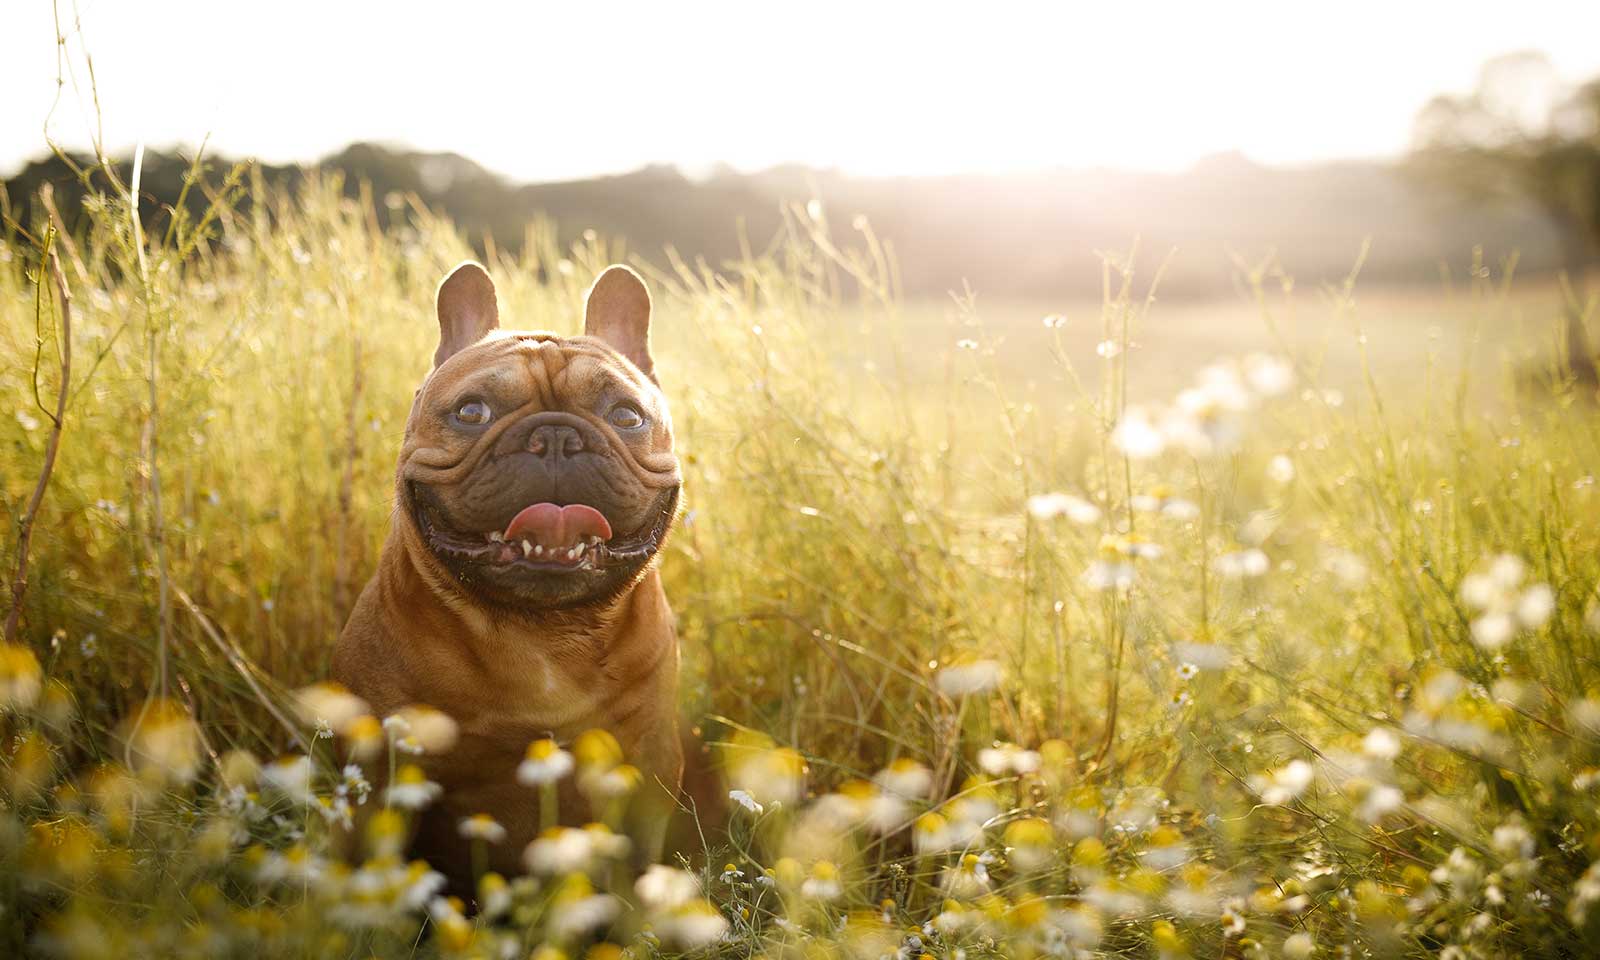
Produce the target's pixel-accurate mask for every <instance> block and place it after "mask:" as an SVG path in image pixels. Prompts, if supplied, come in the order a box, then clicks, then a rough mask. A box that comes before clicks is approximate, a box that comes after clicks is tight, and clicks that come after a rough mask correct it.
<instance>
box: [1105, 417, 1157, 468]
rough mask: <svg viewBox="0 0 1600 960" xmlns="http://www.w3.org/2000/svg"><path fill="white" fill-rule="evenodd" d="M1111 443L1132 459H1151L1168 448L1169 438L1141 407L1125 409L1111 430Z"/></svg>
mask: <svg viewBox="0 0 1600 960" xmlns="http://www.w3.org/2000/svg"><path fill="white" fill-rule="evenodd" d="M1111 443H1112V445H1113V446H1115V447H1116V448H1117V449H1118V450H1120V451H1122V453H1123V455H1124V456H1126V457H1128V458H1129V459H1130V460H1149V459H1151V458H1153V457H1158V456H1160V455H1161V451H1163V450H1165V449H1166V448H1167V438H1166V436H1165V434H1163V433H1162V432H1161V431H1160V430H1158V429H1157V428H1156V425H1155V423H1153V422H1152V421H1151V419H1150V415H1149V414H1148V413H1147V412H1146V411H1145V410H1143V409H1142V408H1139V407H1132V408H1129V409H1128V410H1126V411H1124V412H1123V414H1122V418H1121V419H1120V420H1118V421H1117V425H1116V426H1115V427H1113V428H1112V430H1111Z"/></svg>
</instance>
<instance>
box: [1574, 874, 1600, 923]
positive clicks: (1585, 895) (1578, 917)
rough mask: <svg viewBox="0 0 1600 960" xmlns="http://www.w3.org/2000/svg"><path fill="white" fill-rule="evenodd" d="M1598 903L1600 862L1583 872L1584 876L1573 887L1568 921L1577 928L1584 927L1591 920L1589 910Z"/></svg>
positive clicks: (1599, 895)
mask: <svg viewBox="0 0 1600 960" xmlns="http://www.w3.org/2000/svg"><path fill="white" fill-rule="evenodd" d="M1596 901H1600V860H1597V861H1595V862H1594V863H1591V864H1589V869H1587V870H1585V871H1583V876H1581V877H1579V878H1578V882H1577V883H1575V884H1573V885H1572V898H1571V899H1570V900H1568V901H1567V919H1568V920H1570V921H1572V925H1573V926H1575V927H1582V926H1584V925H1585V924H1586V923H1588V920H1589V908H1590V907H1591V906H1593V905H1594V903H1595V902H1596Z"/></svg>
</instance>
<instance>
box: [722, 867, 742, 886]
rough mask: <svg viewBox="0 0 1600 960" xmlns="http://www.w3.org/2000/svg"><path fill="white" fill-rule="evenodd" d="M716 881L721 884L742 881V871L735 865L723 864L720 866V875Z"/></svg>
mask: <svg viewBox="0 0 1600 960" xmlns="http://www.w3.org/2000/svg"><path fill="white" fill-rule="evenodd" d="M718 879H719V880H721V881H722V882H723V883H738V882H739V881H740V880H743V879H744V871H743V870H740V869H739V867H738V865H737V864H732V863H724V864H723V865H722V875H721V876H720V877H718Z"/></svg>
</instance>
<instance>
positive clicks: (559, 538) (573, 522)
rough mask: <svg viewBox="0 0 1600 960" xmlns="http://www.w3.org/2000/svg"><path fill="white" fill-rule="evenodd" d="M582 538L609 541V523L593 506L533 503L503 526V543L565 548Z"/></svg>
mask: <svg viewBox="0 0 1600 960" xmlns="http://www.w3.org/2000/svg"><path fill="white" fill-rule="evenodd" d="M584 537H599V538H600V539H601V540H610V539H611V524H610V523H608V522H607V521H606V518H605V516H604V515H602V514H601V513H600V511H599V510H596V509H595V508H594V507H588V506H584V505H583V504H581V503H569V504H567V505H566V506H564V507H562V506H557V505H556V504H553V503H536V504H534V505H533V506H531V507H523V508H522V512H521V513H519V514H517V515H516V516H514V517H512V518H511V523H510V525H508V526H507V527H506V532H505V538H506V539H507V540H512V541H515V540H532V541H533V542H534V543H539V544H543V545H544V546H546V547H558V546H569V545H571V544H575V543H577V542H578V541H579V540H581V539H583V538H584Z"/></svg>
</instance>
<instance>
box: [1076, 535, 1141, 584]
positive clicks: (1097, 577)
mask: <svg viewBox="0 0 1600 960" xmlns="http://www.w3.org/2000/svg"><path fill="white" fill-rule="evenodd" d="M1133 579H1134V568H1133V564H1132V563H1130V562H1129V561H1128V560H1127V559H1125V554H1124V552H1123V550H1122V549H1121V547H1120V544H1119V542H1118V540H1117V539H1116V538H1106V539H1103V540H1101V542H1100V555H1099V559H1098V560H1096V561H1094V562H1093V563H1091V564H1089V568H1088V569H1087V570H1085V571H1084V572H1083V582H1084V585H1085V586H1087V587H1088V588H1089V589H1091V590H1100V591H1106V590H1115V591H1116V592H1118V593H1126V592H1128V591H1129V590H1131V589H1132V588H1133Z"/></svg>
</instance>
